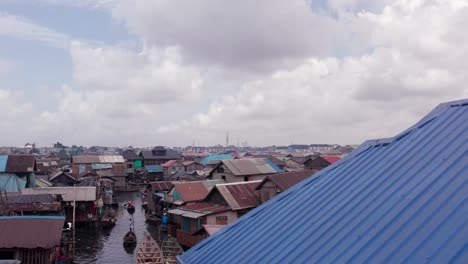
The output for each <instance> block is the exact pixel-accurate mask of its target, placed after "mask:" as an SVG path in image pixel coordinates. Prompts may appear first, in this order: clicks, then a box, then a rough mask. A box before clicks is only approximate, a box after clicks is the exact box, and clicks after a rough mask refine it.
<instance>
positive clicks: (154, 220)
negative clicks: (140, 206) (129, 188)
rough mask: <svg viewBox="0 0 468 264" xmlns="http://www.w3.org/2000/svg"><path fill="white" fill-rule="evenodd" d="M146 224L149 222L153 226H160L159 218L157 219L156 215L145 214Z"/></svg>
mask: <svg viewBox="0 0 468 264" xmlns="http://www.w3.org/2000/svg"><path fill="white" fill-rule="evenodd" d="M145 218H146V222H150V223H153V224H160V223H161V218H159V217H157V216H156V215H153V214H149V213H146V214H145Z"/></svg>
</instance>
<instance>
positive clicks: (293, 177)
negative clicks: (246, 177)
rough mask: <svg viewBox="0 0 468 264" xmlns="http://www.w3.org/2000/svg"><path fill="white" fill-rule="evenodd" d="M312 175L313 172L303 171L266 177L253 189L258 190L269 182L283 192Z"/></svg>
mask: <svg viewBox="0 0 468 264" xmlns="http://www.w3.org/2000/svg"><path fill="white" fill-rule="evenodd" d="M312 174H314V171H311V170H304V171H296V172H285V173H278V174H273V175H268V176H267V177H266V178H265V179H263V181H262V182H260V183H259V184H258V185H257V187H256V188H255V189H256V190H259V189H260V188H261V186H262V185H263V184H264V183H265V182H266V181H268V180H270V181H272V182H273V183H274V184H276V186H277V187H278V188H279V189H281V191H284V190H287V189H289V188H290V187H292V186H293V185H295V184H297V183H299V182H300V181H302V180H304V179H305V178H307V177H309V176H311V175H312Z"/></svg>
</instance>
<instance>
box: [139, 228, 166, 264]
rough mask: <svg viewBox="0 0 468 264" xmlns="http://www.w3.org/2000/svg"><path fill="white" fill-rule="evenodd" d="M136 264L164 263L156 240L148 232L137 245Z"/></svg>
mask: <svg viewBox="0 0 468 264" xmlns="http://www.w3.org/2000/svg"><path fill="white" fill-rule="evenodd" d="M136 263H137V264H150V263H151V264H164V262H163V255H162V252H161V249H160V248H159V246H158V244H157V243H156V241H154V239H153V238H151V236H150V235H149V234H145V237H144V238H143V240H141V242H140V245H139V246H138V250H137V254H136Z"/></svg>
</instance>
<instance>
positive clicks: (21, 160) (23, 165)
mask: <svg viewBox="0 0 468 264" xmlns="http://www.w3.org/2000/svg"><path fill="white" fill-rule="evenodd" d="M35 165H36V156H34V155H8V158H7V162H6V166H5V171H4V172H7V173H25V172H34V171H35V167H36V166H35Z"/></svg>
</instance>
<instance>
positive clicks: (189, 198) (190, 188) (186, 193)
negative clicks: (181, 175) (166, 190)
mask: <svg viewBox="0 0 468 264" xmlns="http://www.w3.org/2000/svg"><path fill="white" fill-rule="evenodd" d="M174 189H176V191H177V192H178V193H179V194H180V196H181V198H182V200H183V201H184V202H193V201H200V200H202V199H203V198H205V197H206V195H207V194H208V192H209V191H210V190H211V188H207V187H206V186H205V184H203V182H180V183H177V184H175V185H174Z"/></svg>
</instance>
